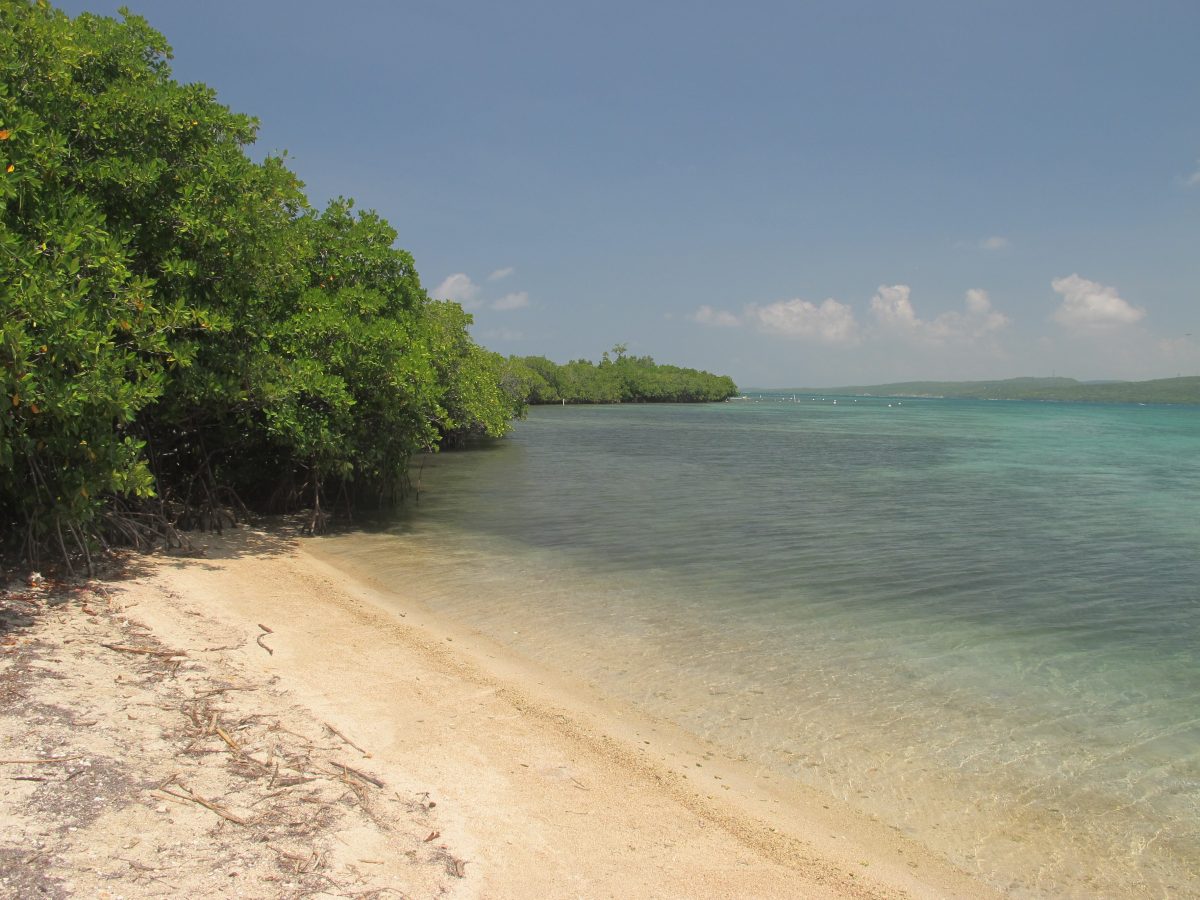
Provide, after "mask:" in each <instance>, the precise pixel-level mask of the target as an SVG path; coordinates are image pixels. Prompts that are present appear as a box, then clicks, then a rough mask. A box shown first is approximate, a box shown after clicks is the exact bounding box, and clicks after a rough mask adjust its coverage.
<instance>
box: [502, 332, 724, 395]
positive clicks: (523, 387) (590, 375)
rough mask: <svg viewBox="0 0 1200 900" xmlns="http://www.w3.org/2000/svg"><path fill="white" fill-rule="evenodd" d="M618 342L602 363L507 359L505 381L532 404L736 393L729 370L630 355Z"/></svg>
mask: <svg viewBox="0 0 1200 900" xmlns="http://www.w3.org/2000/svg"><path fill="white" fill-rule="evenodd" d="M625 351H626V348H625V346H624V345H621V344H618V345H617V346H616V347H614V348H613V349H612V354H611V355H610V354H609V353H605V354H604V355H603V356H602V357H601V359H600V362H599V363H592V362H589V361H588V360H586V359H577V360H573V361H572V362H569V363H566V364H565V365H559V364H558V363H555V362H551V361H550V360H548V359H546V358H545V357H544V356H513V357H509V359H508V368H507V372H506V376H505V378H506V382H505V383H506V386H507V388H508V390H509V391H510V392H511V393H513V394H514V395H516V396H518V397H521V398H522V399H523V400H524V401H525V402H527V403H531V404H542V403H562V402H564V401H565V402H567V403H695V402H704V401H718V400H724V399H726V398H728V397H733V396H734V395H736V394H737V386H736V385H735V384H734V383H733V380H732V379H731V378H729V377H728V376H727V375H712V374H710V373H708V372H701V371H697V370H696V369H681V368H679V367H678V366H666V365H659V364H657V363H655V362H654V360H653V359H651V358H650V357H649V356H628V355H626V352H625Z"/></svg>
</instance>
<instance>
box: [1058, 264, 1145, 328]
mask: <svg viewBox="0 0 1200 900" xmlns="http://www.w3.org/2000/svg"><path fill="white" fill-rule="evenodd" d="M1050 287H1051V288H1053V289H1054V292H1055V293H1056V294H1060V295H1062V298H1063V302H1062V305H1061V306H1060V307H1059V308H1058V309H1057V310H1055V312H1054V319H1055V321H1057V322H1058V323H1059V324H1060V325H1062V326H1064V327H1066V328H1089V329H1099V328H1113V327H1117V326H1121V325H1132V324H1133V323H1134V322H1137V321H1140V320H1141V319H1143V318H1144V317H1145V315H1146V311H1145V310H1144V309H1142V308H1140V307H1136V306H1131V305H1130V304H1129V303H1128V302H1126V301H1125V300H1122V299H1121V297H1120V296H1119V295H1118V294H1117V289H1116V288H1114V287H1108V286H1107V285H1103V284H1098V283H1097V282H1095V281H1088V280H1087V279H1086V278H1081V277H1080V276H1079V275H1075V274H1072V275H1068V276H1067V277H1066V278H1055V279H1054V280H1053V281H1051V282H1050Z"/></svg>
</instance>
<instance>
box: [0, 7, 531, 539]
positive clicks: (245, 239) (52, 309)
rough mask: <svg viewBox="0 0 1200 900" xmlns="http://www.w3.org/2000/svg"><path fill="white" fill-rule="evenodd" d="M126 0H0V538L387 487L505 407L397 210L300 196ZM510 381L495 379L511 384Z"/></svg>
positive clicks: (243, 120) (209, 519) (92, 533)
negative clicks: (432, 286)
mask: <svg viewBox="0 0 1200 900" xmlns="http://www.w3.org/2000/svg"><path fill="white" fill-rule="evenodd" d="M169 58H170V50H169V48H168V46H167V44H166V42H165V40H164V38H163V37H162V36H161V35H160V34H158V33H157V32H155V31H153V30H152V29H151V28H150V27H149V26H148V25H147V24H146V23H145V21H143V20H142V19H140V18H137V17H133V16H128V15H127V16H126V17H125V19H124V21H117V20H114V19H109V18H102V17H98V16H91V15H81V16H79V17H78V18H76V19H73V20H72V19H70V18H69V17H67V16H66V15H64V14H63V13H61V12H59V11H57V10H54V9H53V8H51V7H50V6H48V5H47V4H45V3H44V2H39V3H36V4H35V3H31V2H26V0H0V292H2V293H0V397H2V398H3V402H2V406H0V549H4V551H5V552H21V553H24V554H25V555H26V556H27V557H30V558H36V557H37V555H38V554H39V553H45V552H47V551H50V552H53V553H55V554H56V555H59V556H63V557H69V556H71V555H73V554H76V553H82V554H90V553H91V552H94V551H95V549H96V548H97V547H98V546H105V545H107V544H110V543H114V542H122V543H130V542H132V543H142V542H145V541H147V540H151V539H155V538H159V537H163V536H164V535H165V536H168V537H170V536H171V535H172V534H174V528H175V527H178V526H206V527H213V526H219V524H220V522H221V521H222V520H223V519H226V518H227V516H228V510H229V509H230V508H234V509H236V508H238V507H239V506H240V504H241V503H242V502H243V501H244V502H245V503H248V504H251V505H258V506H262V507H269V508H273V509H278V510H283V509H288V508H296V507H300V506H304V507H307V508H311V509H312V510H313V511H314V513H313V517H312V520H311V522H312V524H313V525H317V524H319V522H320V521H321V516H322V513H321V510H322V507H323V506H325V507H328V506H329V504H330V503H333V502H345V503H347V504H348V503H349V502H350V501H351V500H352V499H356V500H359V501H361V500H363V499H369V500H372V501H381V500H390V499H392V498H394V497H395V496H396V495H397V494H398V493H399V492H401V491H402V490H403V486H404V484H405V472H406V466H407V463H408V460H409V458H410V457H411V456H412V455H413V454H414V453H416V452H418V451H421V450H423V449H431V448H435V447H437V446H439V445H441V444H444V443H446V442H454V441H459V440H462V439H463V438H464V437H465V436H468V435H472V434H487V435H500V434H503V433H504V432H505V431H506V430H507V428H508V426H509V421H510V420H511V418H512V417H513V416H514V415H516V414H519V413H520V411H521V408H522V404H521V402H520V400H519V398H518V397H515V396H513V395H511V394H509V393H506V392H505V391H504V390H503V388H502V386H501V377H502V375H503V372H504V370H505V368H506V366H507V364H506V362H505V361H504V360H503V359H502V358H501V357H499V356H498V355H496V354H492V353H488V352H486V351H484V350H482V349H481V348H479V347H477V346H476V345H475V344H474V343H473V342H472V341H471V339H470V338H469V336H468V334H467V326H468V324H469V323H470V321H471V320H470V317H469V316H468V315H467V314H466V313H464V312H463V311H462V309H461V308H460V307H459V306H457V305H455V304H451V303H439V302H435V301H432V300H431V299H430V298H429V297H428V295H427V294H426V292H425V291H424V289H423V288H422V287H421V283H420V280H419V279H418V277H417V272H416V270H415V268H414V264H413V260H412V258H411V257H410V255H409V254H408V253H406V252H405V251H403V250H398V249H396V248H395V247H394V246H393V244H394V241H395V240H396V233H395V232H394V231H393V230H392V228H391V227H390V226H389V225H388V223H387V222H385V221H384V220H383V219H381V218H380V217H379V216H377V215H375V214H374V213H371V212H360V211H357V210H356V209H355V208H354V204H353V203H352V202H351V201H348V200H337V201H335V202H333V203H330V204H329V205H328V207H327V208H325V209H324V210H315V209H313V208H311V207H310V206H309V203H308V201H307V199H306V198H305V195H304V193H303V190H302V185H301V184H300V182H299V181H298V180H297V178H296V176H295V175H294V174H293V173H292V172H290V171H289V170H288V168H287V167H286V166H285V164H284V161H283V160H282V159H280V158H275V157H269V158H267V159H265V160H264V161H262V162H254V161H252V160H251V159H250V157H249V156H248V155H247V153H246V148H247V147H248V146H249V145H250V144H251V143H252V142H253V141H254V138H255V131H256V123H255V121H254V120H253V119H251V118H249V117H247V116H244V115H239V114H235V113H233V112H231V111H230V110H229V109H227V108H226V107H225V106H222V105H221V104H220V103H218V102H217V100H216V98H215V95H214V93H213V91H212V90H210V89H209V88H207V87H205V86H204V85H200V84H191V85H184V84H180V83H178V82H176V81H174V80H173V79H172V78H171V72H170V68H169V67H168V65H167V60H168V59H169ZM511 380H512V379H511V378H510V379H509V381H510V382H511Z"/></svg>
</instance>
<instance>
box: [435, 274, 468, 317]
mask: <svg viewBox="0 0 1200 900" xmlns="http://www.w3.org/2000/svg"><path fill="white" fill-rule="evenodd" d="M431 294H432V296H433V298H434V299H436V300H453V301H454V302H455V303H461V304H462V305H463V307H465V308H467V309H472V308H478V306H479V302H478V298H479V285H477V284H476V283H475V282H473V281H472V280H471V279H470V278H468V277H467V276H466V275H465V274H463V273H462V272H456V273H454V274H453V275H451V276H449V277H448V278H446V279H445V280H444V281H443V282H442V283H441V284H439V285H438V286H437V287H436V288H434V289H433V291H432V292H431Z"/></svg>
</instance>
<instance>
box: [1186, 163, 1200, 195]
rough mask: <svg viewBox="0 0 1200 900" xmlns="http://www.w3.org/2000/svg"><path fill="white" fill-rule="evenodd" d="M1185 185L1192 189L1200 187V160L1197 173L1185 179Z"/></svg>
mask: <svg viewBox="0 0 1200 900" xmlns="http://www.w3.org/2000/svg"><path fill="white" fill-rule="evenodd" d="M1183 183H1184V185H1185V186H1186V187H1190V188H1193V187H1200V160H1197V167H1196V171H1195V172H1193V173H1192V174H1191V175H1189V176H1188V177H1187V178H1185V179H1183Z"/></svg>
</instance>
